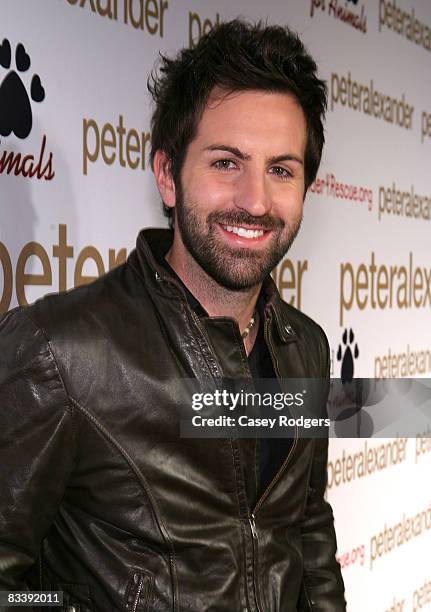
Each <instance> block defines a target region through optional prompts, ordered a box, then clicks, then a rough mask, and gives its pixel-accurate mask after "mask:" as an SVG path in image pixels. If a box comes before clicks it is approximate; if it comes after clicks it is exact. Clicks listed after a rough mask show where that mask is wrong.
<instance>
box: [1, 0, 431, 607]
mask: <svg viewBox="0 0 431 612" xmlns="http://www.w3.org/2000/svg"><path fill="white" fill-rule="evenodd" d="M0 8H1V26H0V42H1V41H3V44H2V46H1V48H0V133H1V134H3V135H2V136H0V206H1V208H0V210H1V222H0V311H2V312H4V311H6V310H7V309H8V308H9V307H12V306H14V305H16V304H17V303H18V302H20V303H24V302H25V301H26V300H27V301H28V302H31V301H33V300H34V299H36V298H37V297H39V296H41V295H43V294H44V293H48V292H52V291H58V290H59V289H65V288H69V287H72V286H74V285H77V284H80V283H81V282H85V281H86V280H88V277H92V276H96V275H98V274H100V273H102V272H103V271H104V270H106V269H108V268H109V267H111V266H112V265H115V263H118V262H120V261H121V260H123V259H124V257H125V256H126V253H128V252H129V251H130V250H131V249H132V248H133V246H134V242H135V238H136V235H137V232H138V230H139V228H141V227H144V226H154V225H162V224H165V219H164V217H163V215H162V212H161V207H160V204H159V198H158V196H157V194H156V190H155V187H154V182H153V178H152V174H151V171H150V169H149V163H148V153H149V141H150V137H151V135H150V133H149V132H150V129H149V118H150V106H149V98H148V95H147V92H146V79H147V76H148V73H149V71H150V69H151V67H152V65H153V62H154V61H155V59H156V57H157V54H158V52H159V51H162V52H168V53H173V52H175V50H176V49H178V48H180V47H182V46H185V45H186V46H187V45H190V44H192V41H193V40H196V39H197V38H198V37H199V35H201V34H202V33H203V32H204V31H207V30H208V28H210V27H212V25H213V24H214V23H216V22H217V21H218V20H226V19H229V18H233V17H237V16H243V17H246V18H249V19H252V20H254V19H256V18H263V19H268V21H269V22H272V23H288V24H290V25H291V26H292V27H293V28H294V29H296V30H297V31H298V32H299V33H300V35H301V36H302V38H303V40H304V42H305V43H306V45H307V46H308V48H309V50H310V51H311V52H312V54H313V55H314V57H315V58H316V60H317V62H318V65H319V70H320V74H321V76H322V77H323V78H325V79H327V81H328V87H329V109H328V116H327V123H326V139H327V145H326V149H325V153H324V158H323V162H322V166H321V168H320V171H319V176H318V180H317V181H316V183H315V184H314V186H313V188H312V189H311V190H310V192H309V194H308V196H307V200H306V207H305V219H304V223H303V227H302V231H301V233H300V235H299V237H298V239H297V241H296V243H295V245H294V246H293V248H292V250H291V252H290V253H289V259H287V260H286V261H285V262H284V263H282V264H280V265H279V266H278V268H277V269H276V270H275V272H274V274H275V278H276V281H277V284H278V286H279V288H280V290H281V292H282V294H283V297H284V298H285V299H286V300H290V301H291V302H292V303H293V304H294V305H296V306H299V307H300V308H301V309H302V310H303V311H304V312H306V313H307V314H309V315H310V316H312V317H313V318H315V319H316V320H317V321H318V322H319V323H321V325H322V326H323V327H324V329H325V330H326V332H327V334H328V337H329V340H330V344H331V350H332V375H333V376H334V377H339V376H340V371H341V366H342V362H343V359H346V355H348V352H349V351H351V353H352V355H353V364H354V375H355V376H370V377H372V376H377V377H401V376H428V377H429V376H430V371H431V325H430V322H431V317H430V311H431V293H430V291H431V290H430V285H431V255H430V216H431V211H430V207H431V201H430V198H431V179H430V173H429V160H430V154H431V79H430V77H429V75H430V69H431V35H430V27H431V4H430V2H429V0H397V1H396V2H395V0H362V1H361V0H346V1H343V0H289V1H287V0H266V1H265V2H264V3H263V2H262V3H261V2H259V0H237V1H236V2H232V1H229V0H217V2H211V1H210V0H199V1H198V0H181V1H180V0H38V2H34V0H2V2H1V7H0ZM4 39H7V40H8V41H9V43H10V48H11V59H10V62H9V58H8V43H6V42H4ZM20 43H21V44H22V45H24V49H22V48H21V47H19V44H20ZM17 47H18V53H17V55H18V57H16V53H15V51H16V50H17ZM16 62H17V63H18V66H16ZM9 63H10V66H9ZM29 63H30V66H28V64H29ZM11 71H14V72H15V74H12V75H11V74H10V73H11ZM34 75H38V76H39V78H40V82H38V79H37V77H34V78H33V76H34ZM41 87H43V89H44V96H43V92H42V90H41ZM42 97H44V99H43V100H42V101H38V100H40V99H41V98H42ZM29 100H30V102H29ZM30 108H31V115H32V124H31V129H29V128H30V121H29V116H30V111H29V109H30ZM11 109H13V112H12V110H11ZM8 126H9V127H10V128H11V129H12V130H13V131H12V133H10V134H9V135H5V134H6V133H7V132H8ZM19 136H20V137H19ZM346 329H347V330H348V333H347V334H346V335H345V341H344V340H343V332H344V331H345V330H346ZM350 330H352V332H350ZM419 433H421V432H418V434H419ZM422 433H424V434H426V432H422ZM428 435H429V432H428ZM389 443H392V446H391V447H386V446H385V444H389ZM430 468H431V444H430V443H429V438H428V440H427V439H426V438H425V439H422V438H420V437H418V438H412V439H408V440H403V439H399V440H398V441H395V442H394V441H385V440H381V439H373V440H367V441H365V440H332V441H331V447H330V463H329V488H328V498H329V500H330V501H331V503H332V504H333V507H334V512H335V517H336V527H337V533H338V541H339V557H340V562H341V564H342V567H343V575H344V578H345V582H346V589H347V598H348V609H349V611H350V612H364V611H365V610H366V611H367V612H389V611H390V612H395V611H399V610H403V611H410V610H411V611H416V610H427V609H429V610H431V569H430V567H431V564H430V562H429V555H430V553H429V551H430V545H431V505H430V504H431V485H430V482H431V479H430V476H429V474H430ZM420 513H422V514H420ZM415 517H416V518H415ZM410 519H413V523H412V524H411V523H409V522H408V521H409V520H410ZM398 524H400V525H399V526H397V525H398Z"/></svg>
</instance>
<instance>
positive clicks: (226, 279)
mask: <svg viewBox="0 0 431 612" xmlns="http://www.w3.org/2000/svg"><path fill="white" fill-rule="evenodd" d="M175 210H176V227H177V229H179V231H180V232H181V237H182V240H183V244H184V246H185V247H186V249H187V250H188V251H189V253H190V255H191V256H192V257H193V259H194V260H195V261H196V262H197V263H198V265H199V266H200V267H201V268H202V269H203V270H204V271H205V272H206V273H207V274H208V275H209V276H210V277H211V278H213V279H214V280H215V281H216V282H217V283H218V284H219V285H221V286H222V287H225V288H226V289H231V290H234V291H241V290H242V291H244V290H247V289H250V288H252V287H255V286H256V285H259V284H260V283H262V282H263V280H264V279H265V278H266V277H267V276H268V275H269V274H270V272H271V271H272V270H273V268H275V266H276V265H277V264H278V263H279V262H280V261H281V259H282V258H283V257H284V255H285V254H286V253H287V251H288V250H289V248H290V246H291V245H292V243H293V241H294V240H295V238H296V235H297V233H298V231H299V228H300V226H301V221H302V215H300V216H298V217H297V218H296V219H294V220H293V222H292V223H291V224H290V226H289V227H287V226H286V224H285V222H284V221H283V220H282V219H279V218H275V217H273V216H271V215H268V214H266V215H263V216H260V217H254V216H252V215H250V214H249V213H247V212H246V211H243V210H235V211H230V212H212V213H209V214H208V215H207V217H206V218H203V217H202V214H201V213H199V212H198V210H199V206H198V205H196V204H194V203H192V202H187V203H186V202H185V200H184V197H183V192H182V189H181V188H180V189H179V190H178V187H177V202H176V205H175ZM219 224H221V225H224V226H226V225H243V226H247V225H250V226H258V227H259V228H262V229H264V230H271V232H272V236H271V237H270V239H269V241H268V244H267V245H266V247H265V248H264V249H254V248H250V249H249V248H246V247H232V246H229V245H228V244H226V242H224V240H223V239H222V237H221V236H220V233H219V229H218V227H217V225H219Z"/></svg>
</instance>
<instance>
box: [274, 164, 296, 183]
mask: <svg viewBox="0 0 431 612" xmlns="http://www.w3.org/2000/svg"><path fill="white" fill-rule="evenodd" d="M270 171H271V172H272V174H275V176H277V177H279V178H281V179H284V180H287V179H289V178H292V177H293V173H292V172H291V171H290V170H288V169H287V168H283V167H282V166H273V167H272V168H270Z"/></svg>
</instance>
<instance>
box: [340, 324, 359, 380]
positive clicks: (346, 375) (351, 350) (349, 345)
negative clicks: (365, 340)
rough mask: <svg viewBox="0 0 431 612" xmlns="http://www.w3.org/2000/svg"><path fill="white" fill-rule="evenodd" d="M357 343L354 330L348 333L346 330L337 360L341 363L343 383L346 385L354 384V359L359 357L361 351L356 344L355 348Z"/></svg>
mask: <svg viewBox="0 0 431 612" xmlns="http://www.w3.org/2000/svg"><path fill="white" fill-rule="evenodd" d="M354 341H355V334H354V333H353V329H350V330H349V331H347V329H345V330H344V333H343V344H344V347H343V346H341V344H339V345H338V351H337V359H338V361H341V382H342V383H343V384H344V383H346V382H352V380H353V374H354V369H355V367H354V362H353V360H354V359H357V358H358V357H359V349H358V345H357V344H356V342H355V346H354V347H353V342H354Z"/></svg>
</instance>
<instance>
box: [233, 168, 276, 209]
mask: <svg viewBox="0 0 431 612" xmlns="http://www.w3.org/2000/svg"><path fill="white" fill-rule="evenodd" d="M265 178H266V177H265V174H264V173H263V172H262V173H261V172H258V171H257V170H253V171H249V172H244V174H243V175H242V176H241V177H240V178H239V180H238V181H237V184H236V192H235V197H234V202H235V206H236V207H237V208H239V209H241V210H244V211H246V212H248V214H249V215H252V216H253V217H262V216H263V215H265V214H267V213H268V212H269V211H270V210H271V194H270V188H269V185H268V184H267V182H266V180H265Z"/></svg>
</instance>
